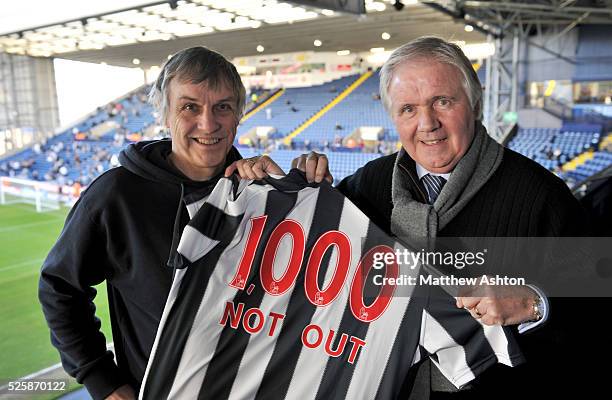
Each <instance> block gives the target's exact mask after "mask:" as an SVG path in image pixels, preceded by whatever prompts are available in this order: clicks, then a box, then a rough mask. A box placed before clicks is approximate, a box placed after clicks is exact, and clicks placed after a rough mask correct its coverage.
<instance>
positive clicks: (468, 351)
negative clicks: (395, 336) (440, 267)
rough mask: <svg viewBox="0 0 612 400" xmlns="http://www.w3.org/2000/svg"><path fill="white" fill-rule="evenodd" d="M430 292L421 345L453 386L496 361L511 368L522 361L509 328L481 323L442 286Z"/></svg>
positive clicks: (423, 320)
mask: <svg viewBox="0 0 612 400" xmlns="http://www.w3.org/2000/svg"><path fill="white" fill-rule="evenodd" d="M431 291H432V292H433V294H432V295H431V297H430V299H429V302H428V305H427V307H426V308H425V309H424V310H423V314H422V323H421V337H420V345H421V346H423V348H424V349H425V350H426V351H427V353H429V355H430V358H431V360H432V362H433V363H434V364H435V365H436V366H437V367H438V368H439V369H440V371H441V372H442V374H443V375H444V376H445V377H446V378H447V379H448V380H449V381H450V382H451V383H453V385H455V386H456V387H457V388H460V387H461V386H463V385H465V384H467V383H468V382H470V381H472V380H473V379H474V378H475V377H476V376H478V375H480V374H481V373H482V372H484V371H485V370H486V369H487V368H489V367H491V366H492V365H494V364H496V363H501V364H505V365H508V366H510V367H514V366H516V365H518V364H520V363H522V362H523V361H524V358H523V355H522V353H521V352H520V349H519V347H518V344H517V343H516V340H515V338H514V336H513V333H512V331H511V329H509V328H507V327H503V326H499V325H494V326H487V325H483V324H481V323H480V322H479V321H478V320H476V319H474V318H472V316H471V315H470V313H469V312H467V311H466V310H464V309H460V308H457V307H456V305H455V301H454V299H453V298H452V297H451V296H450V295H448V294H447V293H445V292H444V291H443V290H442V289H441V288H438V287H434V288H432V290H431Z"/></svg>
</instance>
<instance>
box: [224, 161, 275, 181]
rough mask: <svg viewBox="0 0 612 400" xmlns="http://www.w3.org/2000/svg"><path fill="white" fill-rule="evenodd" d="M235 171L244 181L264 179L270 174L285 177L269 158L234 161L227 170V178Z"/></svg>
mask: <svg viewBox="0 0 612 400" xmlns="http://www.w3.org/2000/svg"><path fill="white" fill-rule="evenodd" d="M235 171H238V175H240V177H241V178H242V179H263V178H265V177H266V176H268V174H273V175H285V173H284V172H283V170H282V169H281V168H280V167H279V166H278V165H277V164H276V163H275V162H274V161H272V159H271V158H270V157H268V156H257V157H251V158H244V159H242V160H238V161H234V162H233V163H232V164H231V165H230V166H229V167H227V168H226V169H225V177H226V178H227V177H228V176H230V175H231V174H233V173H234V172H235Z"/></svg>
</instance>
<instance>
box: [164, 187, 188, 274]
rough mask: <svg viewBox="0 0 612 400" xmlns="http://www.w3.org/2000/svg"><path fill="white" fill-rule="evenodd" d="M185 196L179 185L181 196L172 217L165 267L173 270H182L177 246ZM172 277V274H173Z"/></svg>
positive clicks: (181, 261) (181, 258)
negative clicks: (170, 242)
mask: <svg viewBox="0 0 612 400" xmlns="http://www.w3.org/2000/svg"><path fill="white" fill-rule="evenodd" d="M184 195H185V186H184V185H183V184H182V183H181V196H180V198H179V202H178V207H177V209H176V214H175V216H174V227H173V229H172V246H171V247H170V254H169V255H168V261H167V262H166V265H167V266H168V267H171V268H173V269H175V270H176V269H177V268H179V269H180V268H183V264H184V259H183V257H182V256H181V255H180V254H179V253H178V251H177V249H178V245H179V239H180V234H181V233H180V232H179V230H180V228H181V213H182V211H183V197H184ZM173 276H174V274H173Z"/></svg>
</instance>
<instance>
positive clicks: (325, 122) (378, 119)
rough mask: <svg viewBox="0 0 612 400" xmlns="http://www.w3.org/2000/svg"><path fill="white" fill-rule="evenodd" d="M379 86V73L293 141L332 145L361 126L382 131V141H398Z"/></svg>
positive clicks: (373, 75)
mask: <svg viewBox="0 0 612 400" xmlns="http://www.w3.org/2000/svg"><path fill="white" fill-rule="evenodd" d="M379 82H380V79H379V76H378V73H375V74H372V76H370V77H369V78H368V79H367V80H366V81H365V82H364V83H363V84H361V85H360V86H359V87H357V88H356V89H355V90H354V91H353V92H352V93H350V94H349V95H348V96H347V97H346V98H345V99H344V100H343V101H342V102H340V103H339V104H337V105H336V106H335V107H333V108H332V109H331V110H329V111H328V112H327V113H326V114H325V115H323V117H321V118H320V119H318V120H317V121H316V122H314V123H313V124H312V125H310V126H308V127H307V128H306V129H305V130H304V131H302V132H301V133H300V135H299V136H298V137H296V138H295V139H294V141H296V142H298V143H299V142H301V143H303V142H305V141H307V140H308V141H310V143H312V144H319V145H323V144H324V143H325V142H327V143H333V142H335V141H337V140H338V138H344V137H346V136H348V135H350V134H351V133H353V131H354V130H355V129H356V128H359V127H362V126H370V127H374V126H376V127H382V128H383V129H384V131H383V132H384V136H383V137H381V139H383V138H386V139H387V140H398V136H397V133H396V131H395V128H394V126H393V123H392V121H391V120H390V119H389V117H388V116H387V113H386V112H385V110H384V108H383V106H382V103H381V101H380V94H379V89H378V85H379Z"/></svg>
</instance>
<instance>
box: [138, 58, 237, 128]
mask: <svg viewBox="0 0 612 400" xmlns="http://www.w3.org/2000/svg"><path fill="white" fill-rule="evenodd" d="M174 78H177V79H179V80H180V81H183V82H187V81H190V82H191V83H194V84H199V83H202V82H206V84H207V85H208V86H209V87H210V88H211V89H212V90H216V89H217V88H219V87H220V86H221V85H227V86H228V87H229V89H231V90H232V92H233V94H234V97H235V98H236V100H237V104H236V105H237V107H238V108H237V118H238V120H240V118H242V114H243V112H244V105H245V102H246V90H245V89H244V85H243V84H242V80H241V79H240V75H239V74H238V71H236V67H234V65H233V64H232V63H231V62H229V61H228V60H227V59H226V58H225V57H223V56H222V55H221V54H219V53H217V52H215V51H212V50H210V49H207V48H206V47H202V46H199V47H191V48H189V49H184V50H181V51H179V52H178V53H176V54H175V55H173V56H172V57H171V58H170V59H169V60H168V61H166V63H165V64H164V66H163V67H162V70H161V72H160V73H159V76H158V77H157V79H156V80H155V83H154V84H153V86H152V87H151V90H150V91H149V103H151V104H152V105H153V107H154V108H155V109H156V110H157V111H158V112H159V114H160V117H161V120H162V122H163V121H165V120H166V116H167V115H168V94H169V93H168V91H169V87H170V82H171V81H172V79H174Z"/></svg>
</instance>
